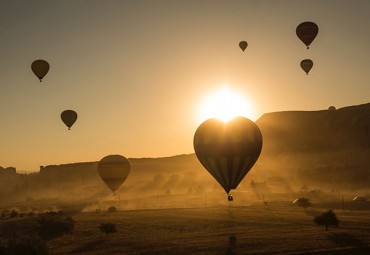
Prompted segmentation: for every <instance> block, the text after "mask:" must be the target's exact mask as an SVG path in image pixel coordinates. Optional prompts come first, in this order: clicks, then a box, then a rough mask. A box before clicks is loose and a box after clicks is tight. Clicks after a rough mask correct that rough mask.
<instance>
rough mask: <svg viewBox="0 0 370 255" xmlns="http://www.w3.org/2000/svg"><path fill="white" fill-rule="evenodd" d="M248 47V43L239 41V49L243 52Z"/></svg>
mask: <svg viewBox="0 0 370 255" xmlns="http://www.w3.org/2000/svg"><path fill="white" fill-rule="evenodd" d="M247 47H248V43H247V42H246V41H241V42H240V43H239V48H240V49H242V51H245V49H246V48H247Z"/></svg>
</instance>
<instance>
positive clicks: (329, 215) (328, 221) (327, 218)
mask: <svg viewBox="0 0 370 255" xmlns="http://www.w3.org/2000/svg"><path fill="white" fill-rule="evenodd" d="M314 222H315V223H316V224H317V225H321V226H322V225H324V226H325V230H326V231H328V226H330V225H331V226H336V227H338V225H339V220H338V218H337V216H336V215H335V213H334V211H333V210H328V211H327V212H324V213H323V214H321V215H319V216H316V217H315V218H314Z"/></svg>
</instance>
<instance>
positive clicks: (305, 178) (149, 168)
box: [0, 103, 370, 200]
mask: <svg viewBox="0 0 370 255" xmlns="http://www.w3.org/2000/svg"><path fill="white" fill-rule="evenodd" d="M256 123H257V125H258V126H259V127H260V129H261V132H262V135H263V142H264V144H263V149H262V153H261V156H260V158H259V160H258V161H257V163H256V165H255V166H254V167H253V168H252V170H251V171H250V173H249V174H248V175H247V176H246V178H245V180H244V181H243V182H242V183H241V184H240V187H241V188H243V187H244V188H245V187H249V184H250V182H251V180H255V181H256V182H265V181H266V180H270V181H271V182H272V181H273V180H274V182H275V183H280V184H281V185H285V186H289V187H292V185H293V186H294V185H295V186H296V187H298V186H302V185H309V186H310V187H311V186H315V185H316V186H320V185H321V186H324V187H326V188H331V189H337V188H343V187H344V188H350V189H361V188H368V187H369V183H370V103H369V104H363V105H357V106H350V107H345V108H341V109H337V110H321V111H286V112H275V113H267V114H264V115H263V116H262V117H261V118H260V119H259V120H257V121H256ZM129 160H130V162H131V166H132V171H131V173H130V175H129V177H128V179H127V180H126V182H125V185H124V187H123V190H126V191H127V190H131V191H132V192H140V194H142V193H145V192H147V193H148V194H151V193H153V192H154V190H156V191H155V192H159V193H161V192H162V193H164V192H166V193H169V192H171V190H173V189H177V190H182V192H186V190H189V192H194V191H196V192H201V191H202V190H204V189H205V188H207V189H210V188H212V187H213V188H214V187H215V186H216V187H218V186H217V183H216V182H215V181H214V180H213V178H212V177H211V176H210V174H209V173H208V172H207V171H205V170H204V168H203V167H202V165H201V164H200V163H199V161H198V160H197V158H196V156H195V155H194V154H190V155H178V156H173V157H165V158H139V159H137V158H131V159H129ZM97 163H98V162H82V163H71V164H62V165H49V166H45V167H42V168H41V169H40V172H39V173H33V174H27V175H24V174H23V175H21V174H16V173H15V172H14V171H13V170H15V169H13V168H11V170H12V171H5V169H3V168H1V169H0V184H1V186H0V199H1V197H3V198H4V200H5V199H8V198H9V192H11V194H12V195H15V194H18V197H23V199H24V196H31V195H35V196H36V193H37V192H38V194H48V195H50V194H53V192H54V195H55V196H57V194H59V193H60V192H61V191H63V192H64V193H66V192H67V191H68V192H69V193H70V195H71V197H72V196H73V194H76V196H77V195H81V194H85V195H84V196H88V195H91V194H93V193H94V192H95V193H94V194H97V193H100V192H103V193H104V192H109V190H108V189H107V188H106V187H105V185H104V184H103V183H102V181H101V180H100V178H99V175H98V173H97ZM9 169H10V168H9ZM5 172H9V173H8V174H5ZM276 180H278V181H276ZM45 189H46V190H47V192H44V191H42V190H45ZM218 189H219V187H218Z"/></svg>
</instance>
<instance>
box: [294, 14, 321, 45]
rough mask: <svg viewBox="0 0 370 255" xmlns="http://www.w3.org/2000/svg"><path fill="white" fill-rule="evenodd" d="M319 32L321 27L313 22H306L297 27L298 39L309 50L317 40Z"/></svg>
mask: <svg viewBox="0 0 370 255" xmlns="http://www.w3.org/2000/svg"><path fill="white" fill-rule="evenodd" d="M318 32H319V27H318V26H317V25H316V24H315V23H313V22H311V21H306V22H303V23H301V24H299V25H298V26H297V29H296V34H297V36H298V38H299V39H300V40H301V41H302V42H303V43H304V44H305V45H306V46H307V49H308V48H309V46H310V44H311V43H312V41H313V40H314V39H315V38H316V36H317V34H318Z"/></svg>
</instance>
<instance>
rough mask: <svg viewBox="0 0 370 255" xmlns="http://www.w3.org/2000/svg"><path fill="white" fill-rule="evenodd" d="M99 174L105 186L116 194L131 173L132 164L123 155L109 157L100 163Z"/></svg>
mask: <svg viewBox="0 0 370 255" xmlns="http://www.w3.org/2000/svg"><path fill="white" fill-rule="evenodd" d="M98 172H99V175H100V178H101V179H102V180H103V181H104V182H105V184H106V185H107V186H108V187H109V188H110V189H111V190H112V191H113V192H115V191H116V190H118V189H119V187H121V185H122V183H123V182H124V181H125V180H126V178H127V176H128V174H129V173H130V162H129V161H128V159H127V158H125V157H123V156H121V155H109V156H106V157H104V158H102V159H101V160H100V161H99V163H98Z"/></svg>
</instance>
